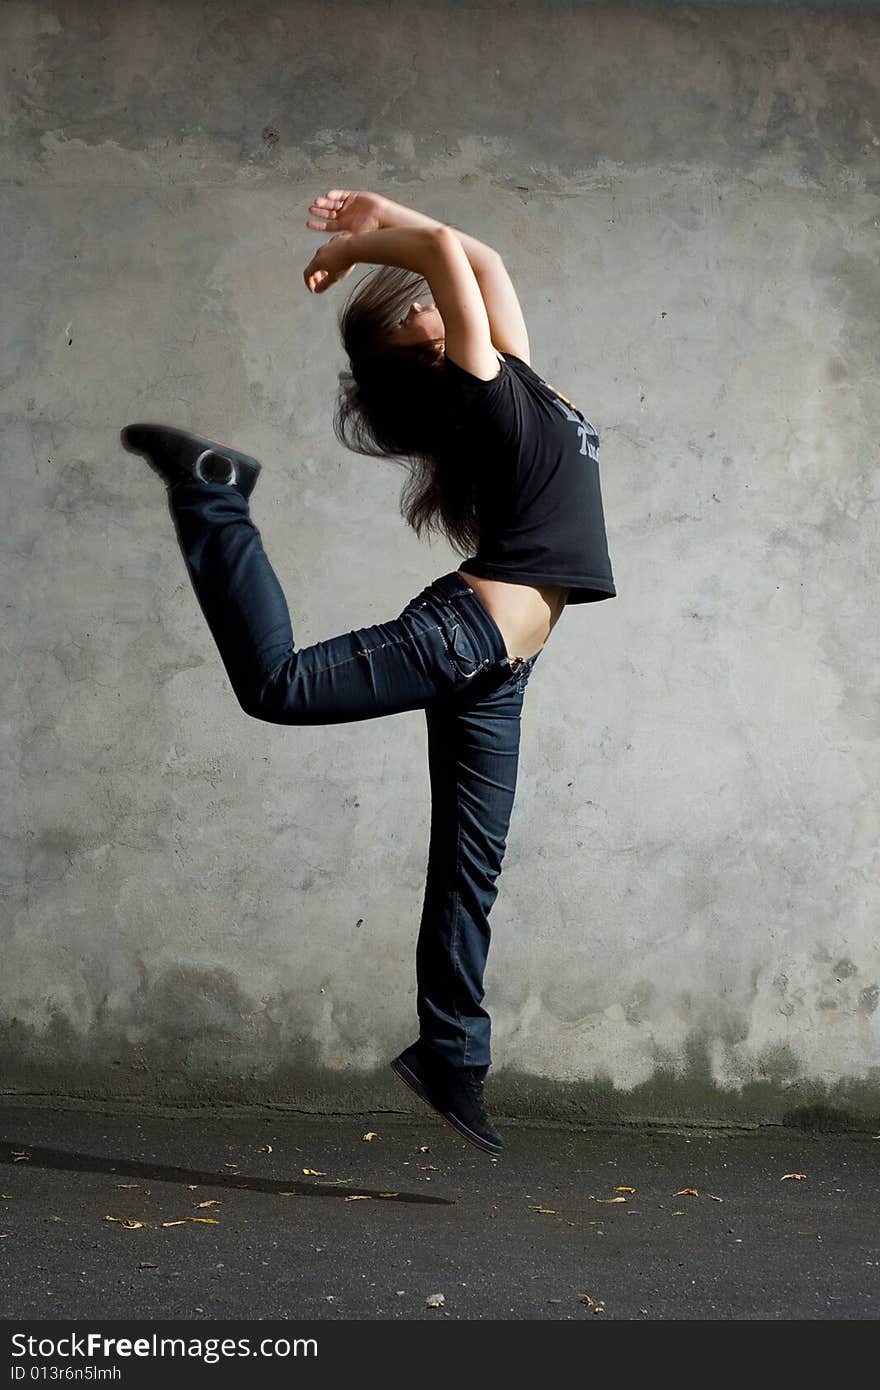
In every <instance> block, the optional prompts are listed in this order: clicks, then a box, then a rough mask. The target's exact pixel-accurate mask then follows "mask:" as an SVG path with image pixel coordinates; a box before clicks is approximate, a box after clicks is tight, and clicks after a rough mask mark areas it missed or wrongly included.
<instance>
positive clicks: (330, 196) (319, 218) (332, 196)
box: [306, 188, 385, 232]
mask: <svg viewBox="0 0 880 1390" xmlns="http://www.w3.org/2000/svg"><path fill="white" fill-rule="evenodd" d="M384 202H385V199H384V198H382V197H380V196H379V194H378V193H353V192H352V191H351V189H350V188H331V189H328V191H327V192H326V193H325V194H324V195H323V197H321V198H316V199H315V201H314V202H313V203H312V205H311V207H310V208H309V212H310V213H312V214H313V216H314V221H311V222H307V223H306V226H307V227H310V228H311V229H312V231H313V232H335V231H346V232H378V231H379V230H380V228H381V226H382V207H383V204H384Z"/></svg>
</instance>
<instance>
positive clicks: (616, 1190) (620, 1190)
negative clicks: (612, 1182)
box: [614, 1187, 635, 1192]
mask: <svg viewBox="0 0 880 1390" xmlns="http://www.w3.org/2000/svg"><path fill="white" fill-rule="evenodd" d="M614 1191H615V1192H635V1188H634V1187H615V1189H614Z"/></svg>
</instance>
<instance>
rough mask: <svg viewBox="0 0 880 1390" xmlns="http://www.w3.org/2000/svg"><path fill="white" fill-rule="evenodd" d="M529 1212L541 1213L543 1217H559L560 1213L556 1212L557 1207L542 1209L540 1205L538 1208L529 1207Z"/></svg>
mask: <svg viewBox="0 0 880 1390" xmlns="http://www.w3.org/2000/svg"><path fill="white" fill-rule="evenodd" d="M529 1211H537V1212H540V1213H541V1215H542V1216H558V1215H559V1212H558V1211H557V1210H556V1208H555V1207H542V1206H541V1205H540V1204H538V1205H537V1206H534V1207H529Z"/></svg>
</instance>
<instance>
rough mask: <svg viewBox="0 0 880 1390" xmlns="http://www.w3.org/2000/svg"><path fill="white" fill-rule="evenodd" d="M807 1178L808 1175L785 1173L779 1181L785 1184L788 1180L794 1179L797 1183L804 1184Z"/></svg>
mask: <svg viewBox="0 0 880 1390" xmlns="http://www.w3.org/2000/svg"><path fill="white" fill-rule="evenodd" d="M806 1176H807V1175H806V1173H783V1174H782V1177H781V1178H780V1179H779V1181H780V1182H785V1181H786V1179H787V1178H793V1179H794V1181H795V1182H803V1181H804V1179H805V1178H806Z"/></svg>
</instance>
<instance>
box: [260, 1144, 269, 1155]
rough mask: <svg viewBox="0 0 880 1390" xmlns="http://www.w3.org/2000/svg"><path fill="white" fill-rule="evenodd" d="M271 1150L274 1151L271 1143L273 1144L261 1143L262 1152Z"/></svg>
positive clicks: (267, 1152) (265, 1152)
mask: <svg viewBox="0 0 880 1390" xmlns="http://www.w3.org/2000/svg"><path fill="white" fill-rule="evenodd" d="M271 1152H272V1145H271V1144H261V1145H260V1153H261V1154H270V1153H271Z"/></svg>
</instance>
